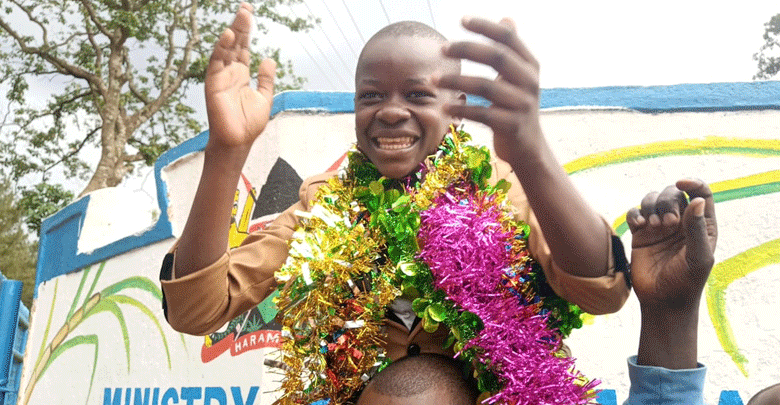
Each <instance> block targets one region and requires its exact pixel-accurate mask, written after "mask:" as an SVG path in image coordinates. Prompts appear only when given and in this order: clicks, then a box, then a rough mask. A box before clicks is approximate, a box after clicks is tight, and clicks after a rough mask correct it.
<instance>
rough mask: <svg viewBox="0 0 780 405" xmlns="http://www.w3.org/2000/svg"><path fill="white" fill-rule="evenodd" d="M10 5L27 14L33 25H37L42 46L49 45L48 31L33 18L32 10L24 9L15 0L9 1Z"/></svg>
mask: <svg viewBox="0 0 780 405" xmlns="http://www.w3.org/2000/svg"><path fill="white" fill-rule="evenodd" d="M11 3H13V4H15V5H16V6H17V7H19V8H20V9H21V10H22V11H24V13H25V14H27V18H29V19H30V21H32V22H33V23H35V25H37V26H38V27H39V28H40V29H41V31H43V32H42V39H43V44H44V45H47V46H48V45H49V31H48V30H46V26H45V25H44V24H43V23H42V22H40V21H38V19H37V18H35V17H34V16H33V10H32V9H30V8H27V7H25V6H24V5H23V4H21V3H19V2H18V1H17V0H11Z"/></svg>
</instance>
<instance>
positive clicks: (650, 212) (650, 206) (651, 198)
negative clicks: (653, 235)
mask: <svg viewBox="0 0 780 405" xmlns="http://www.w3.org/2000/svg"><path fill="white" fill-rule="evenodd" d="M658 195H659V193H658V192H657V191H653V192H650V193H647V195H645V197H644V198H642V203H641V204H640V208H639V212H640V213H641V214H642V216H643V217H645V219H647V222H648V223H650V225H651V226H658V225H660V224H661V218H660V217H659V216H658V214H657V213H656V212H655V202H656V200H657V199H658Z"/></svg>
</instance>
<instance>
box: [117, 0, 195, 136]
mask: <svg viewBox="0 0 780 405" xmlns="http://www.w3.org/2000/svg"><path fill="white" fill-rule="evenodd" d="M197 12H198V1H197V0H195V1H193V2H192V3H190V5H189V23H188V26H189V28H188V31H189V32H190V33H191V35H190V37H189V38H188V39H187V43H186V45H185V46H184V55H183V57H182V60H181V62H180V64H179V66H178V69H177V71H176V78H175V79H174V80H173V82H171V83H170V84H169V85H168V86H165V87H162V88H161V89H160V94H159V95H158V96H157V98H156V99H154V100H152V101H151V103H149V104H147V105H145V106H144V107H143V108H141V109H140V110H138V112H136V113H135V114H133V116H131V117H130V122H131V124H130V125H129V128H131V129H132V130H131V132H132V131H135V130H136V129H137V128H138V127H139V126H141V124H143V123H144V122H145V121H146V120H148V119H149V117H151V116H152V114H154V113H156V112H157V111H158V110H159V109H160V108H161V107H162V106H163V105H164V104H165V103H166V102H167V101H168V98H170V96H171V95H172V94H173V93H175V92H176V91H177V90H178V89H179V87H181V84H182V82H184V80H186V79H187V77H188V76H187V72H188V69H189V64H190V58H191V55H192V50H193V49H194V48H195V46H196V45H197V44H198V43H199V42H200V33H199V27H198V17H197ZM170 53H171V52H169V56H170ZM166 70H167V66H166ZM164 74H165V76H166V77H167V76H168V74H169V73H164Z"/></svg>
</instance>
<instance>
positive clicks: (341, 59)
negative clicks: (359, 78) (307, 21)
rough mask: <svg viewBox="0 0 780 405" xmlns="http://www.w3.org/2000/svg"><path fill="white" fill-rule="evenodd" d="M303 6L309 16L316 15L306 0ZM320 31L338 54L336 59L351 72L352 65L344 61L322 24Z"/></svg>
mask: <svg viewBox="0 0 780 405" xmlns="http://www.w3.org/2000/svg"><path fill="white" fill-rule="evenodd" d="M303 5H304V6H306V9H307V10H309V14H311V15H314V12H313V11H311V8H310V7H309V4H308V3H306V0H303ZM320 30H322V33H323V34H325V35H324V37H325V39H326V40H327V41H328V43H329V44H330V46H331V47H332V48H333V52H334V53H335V54H336V57H338V58H339V60H340V61H341V63H342V64H343V65H344V67H345V68H347V71H348V72H351V71H352V67H350V65H349V64H347V62H345V61H344V58H342V57H341V52H339V50H338V49H337V48H336V45H333V41H331V40H330V36H328V34H326V33H325V30H324V29H323V28H322V24H320Z"/></svg>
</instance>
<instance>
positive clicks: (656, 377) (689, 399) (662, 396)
mask: <svg viewBox="0 0 780 405" xmlns="http://www.w3.org/2000/svg"><path fill="white" fill-rule="evenodd" d="M706 374H707V368H706V367H704V365H702V364H701V363H698V367H697V368H692V369H684V370H670V369H667V368H663V367H654V366H640V365H638V364H636V356H631V357H629V358H628V377H629V379H630V380H631V389H630V390H629V392H628V399H627V400H626V402H624V403H623V405H656V404H658V405H661V404H668V405H672V404H685V405H704V392H703V391H704V377H705V375H706Z"/></svg>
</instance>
